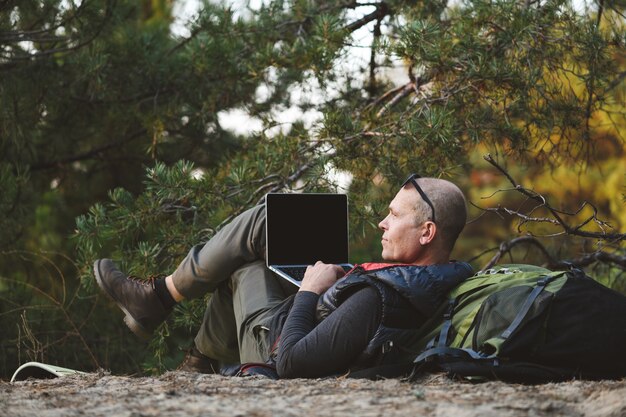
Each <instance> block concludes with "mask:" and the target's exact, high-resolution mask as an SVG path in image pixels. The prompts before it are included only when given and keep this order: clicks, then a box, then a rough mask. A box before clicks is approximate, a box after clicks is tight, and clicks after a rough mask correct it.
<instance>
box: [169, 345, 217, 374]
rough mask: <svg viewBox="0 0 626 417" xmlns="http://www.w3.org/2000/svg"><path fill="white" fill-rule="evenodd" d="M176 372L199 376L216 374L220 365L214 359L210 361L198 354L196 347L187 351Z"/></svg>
mask: <svg viewBox="0 0 626 417" xmlns="http://www.w3.org/2000/svg"><path fill="white" fill-rule="evenodd" d="M176 370H177V371H183V372H196V373H200V374H218V373H219V372H220V364H219V362H218V361H216V360H215V359H211V358H209V357H208V356H205V355H203V354H202V352H200V351H199V350H198V349H196V347H195V346H194V347H192V348H191V349H189V350H188V351H187V354H186V355H185V358H184V359H183V361H182V362H181V364H180V365H178V368H176Z"/></svg>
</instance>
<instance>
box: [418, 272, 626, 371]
mask: <svg viewBox="0 0 626 417" xmlns="http://www.w3.org/2000/svg"><path fill="white" fill-rule="evenodd" d="M420 337H421V338H420V340H419V342H418V343H417V344H416V345H417V346H421V347H422V348H423V350H422V353H421V354H420V355H418V356H417V358H415V360H414V365H415V367H414V372H413V375H416V374H418V373H419V372H420V371H423V370H433V369H435V370H436V369H438V370H444V371H447V372H448V373H450V374H453V375H457V376H462V377H466V378H469V379H475V380H481V379H494V378H495V379H501V380H505V381H510V382H527V383H537V382H547V381H559V380H566V379H571V378H585V379H602V378H620V377H623V376H626V297H625V296H624V295H622V294H619V293H617V292H615V291H613V290H610V289H608V288H606V287H604V286H602V285H601V284H599V283H598V282H596V281H594V280H593V279H591V278H589V277H588V276H586V275H585V274H584V273H583V272H582V271H580V270H576V269H573V270H571V271H557V272H553V271H549V270H547V269H544V268H540V267H536V266H531V265H502V266H498V267H496V268H493V269H490V270H488V271H484V272H481V273H479V274H477V275H475V276H473V277H471V278H468V279H467V280H465V281H464V282H462V283H461V284H459V285H458V286H457V287H455V288H454V289H453V290H452V291H451V292H450V294H449V299H448V302H447V303H445V305H443V306H442V307H441V308H440V310H439V313H438V315H435V317H433V319H432V320H430V322H429V323H427V324H426V326H425V328H424V332H423V333H421V336H420Z"/></svg>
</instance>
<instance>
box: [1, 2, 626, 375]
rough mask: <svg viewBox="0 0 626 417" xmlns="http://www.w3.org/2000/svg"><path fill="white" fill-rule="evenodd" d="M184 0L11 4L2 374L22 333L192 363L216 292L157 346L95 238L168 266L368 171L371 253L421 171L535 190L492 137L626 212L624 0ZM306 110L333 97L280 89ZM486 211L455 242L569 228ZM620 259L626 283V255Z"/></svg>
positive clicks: (550, 174)
mask: <svg viewBox="0 0 626 417" xmlns="http://www.w3.org/2000/svg"><path fill="white" fill-rule="evenodd" d="M172 7H173V5H172V3H171V2H166V1H147V2H135V1H131V0H116V1H109V0H92V1H84V2H80V5H79V4H78V3H76V4H75V2H71V1H70V2H67V1H61V0H46V1H43V2H42V1H19V2H17V1H8V2H3V3H2V4H1V5H0V73H1V76H0V188H1V189H2V193H0V228H1V229H2V233H1V234H0V251H1V252H0V259H2V261H1V262H0V297H2V300H3V303H2V306H1V310H0V321H2V325H3V329H5V328H6V329H10V330H8V331H7V333H6V337H5V339H4V340H3V342H2V344H0V349H1V350H2V351H3V353H4V355H3V358H5V359H4V362H3V364H2V369H0V374H1V375H4V376H6V375H8V373H9V372H10V371H12V370H13V369H14V368H16V367H17V365H18V362H19V361H22V362H23V361H24V358H25V356H28V357H29V358H31V359H35V358H42V357H43V358H44V359H55V358H56V359H58V361H57V363H59V364H61V365H65V366H70V367H77V368H85V369H86V368H90V369H95V368H96V367H98V366H104V367H106V368H111V369H114V370H116V371H123V372H136V371H138V370H139V369H140V368H143V369H144V370H150V371H155V372H156V371H160V370H162V369H164V368H172V367H174V366H175V364H176V360H177V359H179V358H180V357H181V355H182V353H181V352H180V351H179V350H178V349H177V346H180V345H185V344H188V343H190V340H191V337H192V336H193V331H194V329H195V328H196V325H197V323H198V322H199V320H200V319H201V317H202V310H203V306H204V303H205V300H194V301H191V302H187V303H185V304H183V305H182V306H179V307H178V308H177V311H176V314H175V316H174V317H173V318H172V319H171V320H170V321H168V323H166V324H164V325H163V326H162V328H161V329H160V333H159V334H158V335H157V336H156V337H155V339H154V340H153V341H152V342H151V345H150V349H148V350H146V349H145V346H143V345H141V344H140V343H138V342H134V341H132V339H131V337H130V333H129V332H128V331H127V330H126V329H124V328H123V327H122V326H121V321H120V320H119V318H120V315H119V312H117V310H116V309H115V306H114V305H113V304H112V303H109V302H107V301H106V300H104V299H103V297H102V296H101V294H100V293H99V291H97V289H96V288H95V285H94V282H93V277H92V272H91V265H92V263H93V260H94V259H96V258H99V257H104V256H106V257H111V258H114V259H116V260H118V261H119V263H120V265H121V266H122V268H123V269H124V270H125V271H127V272H128V273H130V274H133V275H138V276H150V275H153V274H167V273H170V272H171V271H172V270H173V269H174V268H175V267H176V265H177V263H178V262H179V261H180V260H181V259H182V258H183V257H184V256H185V254H186V253H187V251H188V250H189V248H190V247H191V246H192V245H194V244H197V243H199V242H204V241H206V240H207V239H209V238H210V237H211V236H212V235H213V234H214V233H215V231H216V230H219V228H220V227H222V226H223V225H224V224H225V223H226V222H228V221H229V220H230V219H232V218H233V217H234V216H236V215H237V214H238V213H240V212H242V211H243V210H245V209H246V208H248V207H251V206H253V205H254V204H256V203H258V202H259V201H260V200H261V199H262V197H263V195H264V194H265V193H266V192H268V191H290V190H294V191H336V190H337V189H338V186H339V185H340V184H339V183H340V182H341V181H340V179H341V178H342V177H341V175H345V176H346V177H347V178H349V181H347V184H348V185H347V192H348V194H349V198H350V202H351V203H350V204H351V212H350V215H351V218H350V225H351V241H352V246H351V247H352V256H353V258H354V261H356V262H361V261H366V260H370V259H372V258H376V257H377V256H378V254H379V253H380V247H379V241H378V234H377V232H376V228H377V224H378V221H379V220H380V219H381V218H382V217H383V216H384V213H385V212H386V210H387V204H388V202H389V200H390V199H391V198H392V196H393V194H394V193H395V191H396V189H397V187H398V185H399V184H400V182H401V181H402V180H403V179H404V177H405V176H406V174H407V173H408V172H419V173H421V174H422V175H431V176H438V177H443V178H450V179H452V180H453V181H455V182H457V183H459V184H461V185H462V186H463V187H464V189H465V190H466V191H467V194H468V196H469V197H470V199H471V200H472V202H474V203H476V202H478V203H479V205H488V204H492V203H493V204H494V205H498V204H500V205H510V206H511V207H518V208H520V210H521V208H524V207H528V206H527V205H525V204H527V202H526V201H524V200H517V199H516V198H515V197H510V193H508V194H507V193H504V192H499V190H503V189H505V188H507V185H506V180H505V179H504V178H502V177H501V176H499V174H498V173H494V172H493V170H490V169H487V168H485V163H484V161H482V159H480V156H481V155H482V154H485V153H488V152H489V153H492V154H495V155H498V156H499V157H500V159H501V160H508V161H509V165H508V168H509V169H510V171H511V173H512V174H513V175H514V176H515V177H516V178H519V179H523V182H524V185H525V186H528V187H530V188H537V189H538V191H539V192H542V193H544V194H552V195H554V197H553V198H554V201H562V202H563V205H562V208H564V209H568V210H572V209H575V207H577V206H578V205H579V204H580V202H581V201H583V200H585V199H590V200H591V201H592V202H597V209H598V215H599V217H601V218H602V219H606V220H607V222H609V223H611V224H613V225H614V227H615V228H616V229H617V230H623V227H624V225H626V217H624V214H623V213H624V210H623V197H622V196H623V195H624V185H623V184H624V180H625V179H626V173H624V172H623V169H624V168H622V167H623V166H626V164H624V158H626V156H625V153H624V145H623V137H624V129H625V128H626V119H625V117H624V105H623V103H624V97H626V84H625V83H624V80H625V77H624V74H625V71H626V53H625V51H626V34H625V28H626V26H625V25H624V22H623V11H624V10H623V4H618V3H611V4H610V5H605V7H604V8H602V9H599V10H594V11H592V12H591V13H590V14H584V13H582V12H580V11H576V10H575V9H573V6H572V2H570V1H567V0H546V1H541V2H520V1H512V0H502V1H496V2H493V1H486V0H471V1H470V0H468V1H465V2H461V3H458V2H456V3H450V4H447V3H445V2H441V1H430V0H427V1H424V2H410V1H404V0H392V1H386V2H372V3H363V4H359V3H356V2H345V1H343V0H336V1H324V2H321V1H318V2H315V1H300V0H279V1H268V2H260V4H259V5H258V6H252V5H250V6H249V7H248V8H241V9H236V8H235V7H234V6H228V5H226V4H217V2H209V1H205V2H203V4H202V7H201V9H200V10H199V12H198V15H197V16H195V17H193V18H192V19H191V20H190V21H189V22H188V23H187V24H186V25H185V29H187V30H188V34H186V35H184V36H180V35H175V34H173V33H172V31H171V28H170V26H171V23H172V21H173V17H172V15H171V12H172ZM253 7H256V8H254V9H253ZM370 34H371V36H370ZM363 50H367V51H368V52H367V54H366V55H369V57H368V58H364V60H363V61H360V60H359V59H360V58H359V59H357V58H355V56H357V55H358V53H356V52H355V51H363ZM391 65H396V66H400V67H401V68H400V70H401V75H398V74H395V75H392V73H391V72H388V71H387V67H388V66H391ZM296 109H300V110H302V111H307V110H315V111H316V112H317V114H318V115H321V116H320V118H319V120H318V121H317V122H314V123H310V122H309V121H307V120H306V117H303V118H302V119H303V120H290V121H289V122H290V123H289V124H285V123H284V115H283V114H282V112H283V111H285V110H289V111H294V110H296ZM233 113H237V114H245V115H246V116H249V117H250V119H242V120H240V121H239V122H238V123H239V125H240V127H241V129H238V130H237V132H243V133H236V132H233V131H231V130H229V129H227V128H226V127H225V125H226V124H225V121H226V120H227V117H226V116H227V115H228V114H233ZM248 122H250V123H255V126H257V124H256V123H260V126H261V127H260V128H256V127H255V128H254V129H253V128H250V129H245V128H246V127H248V126H246V124H247V123H248ZM513 161H516V163H515V164H514V163H513ZM581 173H582V174H581ZM338 174H340V175H338ZM597 184H603V187H598V186H597ZM342 185H345V184H342ZM494 193H495V194H494ZM492 194H493V195H492ZM490 195H491V197H490V198H487V199H483V197H486V196H490ZM616 196H617V197H616ZM551 201H552V200H551ZM483 203H484V204H483ZM472 215H473V216H475V217H478V215H479V213H478V211H474V210H472ZM581 216H582V215H581ZM579 218H582V217H579ZM481 219H483V220H481ZM481 219H478V220H477V221H476V222H474V223H473V224H472V225H470V226H469V227H468V230H467V233H466V237H465V239H464V240H462V241H460V242H459V244H458V245H457V252H458V254H457V257H458V258H464V259H468V258H471V257H473V256H475V255H478V254H479V253H481V252H483V251H484V250H485V249H489V248H491V247H497V246H498V245H499V242H501V241H502V240H507V239H508V238H509V237H510V236H511V235H515V234H518V233H527V232H531V233H535V234H541V235H552V234H555V233H558V232H560V230H554V228H552V229H551V228H550V227H552V226H546V225H545V224H534V225H528V224H524V225H523V226H522V227H520V226H518V224H517V223H516V222H515V219H514V218H505V219H504V220H503V221H500V220H498V222H499V223H500V224H501V225H502V227H494V225H493V223H494V220H493V217H490V216H483V217H481ZM591 227H592V225H591V224H587V225H585V227H583V229H584V230H591ZM620 228H621V229H620ZM594 230H595V229H594ZM70 236H71V238H70ZM553 242H554V244H553V245H552V246H550V250H551V251H552V252H551V253H552V254H553V255H554V256H555V257H559V258H563V259H567V258H572V257H575V256H578V255H579V254H580V253H586V252H589V251H593V250H595V249H598V248H600V249H605V250H611V251H613V253H614V254H618V255H620V254H621V256H623V249H622V244H621V241H620V242H609V243H604V244H598V242H596V241H593V240H588V239H581V240H578V239H573V238H571V237H565V238H563V239H556V240H553ZM522 252H523V251H522ZM48 253H55V255H47V254H48ZM511 256H513V257H516V259H517V260H519V261H521V260H522V259H519V257H524V258H523V260H524V261H527V262H531V263H539V262H538V259H539V257H540V254H539V255H538V254H536V253H533V252H529V251H526V252H524V253H518V252H515V253H512V254H511ZM478 259H480V258H478ZM480 262H482V260H477V261H476V263H477V266H480V265H479V263H480ZM599 268H600V269H599V270H598V275H599V276H600V277H601V279H607V281H606V282H607V283H609V284H611V285H613V286H614V287H615V288H622V289H623V284H622V283H623V280H622V278H621V275H619V274H618V273H617V272H618V271H617V269H615V268H613V269H611V268H610V267H607V268H608V269H605V270H602V268H601V267H599ZM61 288H64V289H63V290H61ZM61 294H66V295H64V296H62V295H61ZM44 318H46V319H49V320H44ZM112 318H113V319H112ZM16 323H17V326H16ZM25 334H28V335H29V336H28V337H27V338H24V336H23V335H25ZM165 336H168V337H167V338H166V337H165ZM63 352H72V354H69V353H63ZM61 362H63V363H61Z"/></svg>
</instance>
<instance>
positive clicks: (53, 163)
mask: <svg viewBox="0 0 626 417" xmlns="http://www.w3.org/2000/svg"><path fill="white" fill-rule="evenodd" d="M146 133H147V131H146V129H140V130H137V131H136V132H134V133H132V134H130V135H129V136H126V137H124V138H122V139H118V140H115V141H113V142H109V143H107V144H104V145H102V146H99V147H96V148H94V149H91V150H89V151H86V152H83V153H79V154H77V155H74V156H68V157H66V158H61V159H58V160H56V161H48V162H42V163H39V164H34V165H31V166H30V171H41V170H45V169H50V168H55V167H59V166H62V165H67V164H71V163H73V162H78V161H83V160H86V159H92V158H93V157H95V156H97V155H99V154H101V153H102V152H104V151H107V150H109V149H112V148H116V147H118V146H121V145H126V144H128V143H129V142H131V141H133V140H135V139H137V138H140V137H142V136H143V135H145V134H146Z"/></svg>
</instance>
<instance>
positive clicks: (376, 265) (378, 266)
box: [355, 262, 411, 271]
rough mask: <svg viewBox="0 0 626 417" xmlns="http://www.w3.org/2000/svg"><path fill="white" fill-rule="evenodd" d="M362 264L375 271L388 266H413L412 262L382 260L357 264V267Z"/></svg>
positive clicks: (368, 269) (367, 269)
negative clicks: (397, 262) (398, 262)
mask: <svg viewBox="0 0 626 417" xmlns="http://www.w3.org/2000/svg"><path fill="white" fill-rule="evenodd" d="M357 266H360V267H361V268H363V269H364V270H366V271H373V270H375V269H382V268H388V267H390V266H411V264H396V263H382V262H367V263H364V264H360V265H355V267H357Z"/></svg>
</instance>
